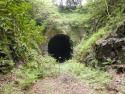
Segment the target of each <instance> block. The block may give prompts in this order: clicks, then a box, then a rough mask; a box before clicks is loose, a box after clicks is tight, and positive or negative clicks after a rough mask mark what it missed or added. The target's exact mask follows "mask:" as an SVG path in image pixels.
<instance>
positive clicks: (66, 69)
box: [0, 0, 125, 94]
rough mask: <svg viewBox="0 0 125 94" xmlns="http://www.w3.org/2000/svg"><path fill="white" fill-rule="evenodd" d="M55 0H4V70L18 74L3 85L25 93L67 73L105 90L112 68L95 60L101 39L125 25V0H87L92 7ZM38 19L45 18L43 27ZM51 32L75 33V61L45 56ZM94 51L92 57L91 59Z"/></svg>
mask: <svg viewBox="0 0 125 94" xmlns="http://www.w3.org/2000/svg"><path fill="white" fill-rule="evenodd" d="M52 1H54V0H46V1H45V0H1V1H0V74H4V75H7V73H8V74H9V73H12V74H14V75H15V76H14V79H13V80H12V81H10V82H9V83H7V84H6V83H5V84H4V85H3V87H2V91H3V92H4V93H5V94H21V93H22V92H23V90H28V89H29V88H30V87H31V86H32V85H33V84H35V82H36V81H37V80H38V79H44V78H46V77H48V78H49V77H50V78H52V77H57V76H59V75H61V74H65V73H69V74H72V75H73V76H74V77H76V78H78V79H80V80H82V81H83V82H86V83H87V84H89V86H92V87H93V88H95V87H98V88H99V89H100V88H106V86H107V85H109V82H110V81H111V80H112V78H111V75H109V73H108V71H106V70H105V71H104V70H102V69H103V68H102V67H100V66H98V65H101V63H102V62H99V61H98V60H97V59H96V58H95V56H94V55H95V52H94V47H95V45H96V42H97V41H98V40H100V39H102V40H103V39H105V38H107V37H108V36H110V34H112V33H114V32H116V31H117V30H118V28H119V27H120V26H121V25H123V24H124V22H125V20H124V19H125V8H124V6H125V3H124V2H125V0H116V1H114V0H94V1H93V0H87V3H86V5H84V6H82V5H79V4H77V3H76V5H74V6H73V7H72V6H71V5H72V4H71V3H73V4H75V3H74V2H75V1H74V0H72V1H73V2H70V4H69V3H67V6H62V5H55V4H54V3H53V2H52ZM68 1H70V0H68ZM80 4H81V3H80ZM62 7H63V8H62ZM36 19H40V20H41V22H40V23H41V25H37V21H36ZM48 32H50V33H48ZM51 33H52V34H53V35H54V34H58V33H63V34H67V35H69V36H70V37H71V39H72V41H73V50H74V53H73V57H72V59H71V60H68V61H65V62H64V63H63V64H59V62H57V61H56V60H55V59H54V58H52V57H51V56H49V55H48V54H42V53H44V52H42V51H41V46H42V45H44V44H45V45H47V43H46V42H48V41H49V39H50V38H51V37H52V36H53V35H51ZM43 49H44V48H43ZM46 53H47V52H46ZM88 54H89V55H92V57H91V56H90V57H91V59H92V60H91V61H89V62H87V58H86V57H87V56H88ZM86 62H87V64H88V63H89V64H90V66H86V65H87V64H86ZM84 63H85V64H84ZM108 63H110V62H108ZM89 64H88V65H89ZM100 69H101V70H100ZM0 93H1V92H0Z"/></svg>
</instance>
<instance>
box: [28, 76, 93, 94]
mask: <svg viewBox="0 0 125 94" xmlns="http://www.w3.org/2000/svg"><path fill="white" fill-rule="evenodd" d="M92 92H93V90H92V89H91V88H90V87H89V86H88V85H87V84H86V83H84V82H82V81H80V80H79V79H77V78H76V77H74V76H73V75H71V74H62V75H60V76H58V77H57V78H46V79H44V80H39V81H37V82H36V84H35V85H34V86H33V87H32V88H31V89H30V90H29V91H28V93H27V94H93V93H92Z"/></svg>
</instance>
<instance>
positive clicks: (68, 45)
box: [48, 34, 73, 63]
mask: <svg viewBox="0 0 125 94" xmlns="http://www.w3.org/2000/svg"><path fill="white" fill-rule="evenodd" d="M72 52H73V49H72V41H71V40H70V37H69V36H67V35H64V34H57V35H55V36H54V37H53V38H51V39H50V41H49V43H48V53H49V54H50V55H51V56H52V57H54V58H55V59H56V60H57V61H59V62H60V63H62V62H64V61H65V60H68V59H70V58H71V57H72Z"/></svg>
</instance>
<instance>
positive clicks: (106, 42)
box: [95, 23, 125, 63]
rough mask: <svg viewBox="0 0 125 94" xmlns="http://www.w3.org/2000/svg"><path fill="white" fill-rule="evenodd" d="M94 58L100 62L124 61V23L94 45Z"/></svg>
mask: <svg viewBox="0 0 125 94" xmlns="http://www.w3.org/2000/svg"><path fill="white" fill-rule="evenodd" d="M95 53H96V59H97V60H99V61H101V62H107V61H109V60H110V61H111V62H112V63H125V23H124V25H122V26H120V27H119V28H118V29H117V31H116V32H113V33H112V34H111V35H109V36H108V37H107V38H106V39H103V40H99V41H97V43H96V46H95Z"/></svg>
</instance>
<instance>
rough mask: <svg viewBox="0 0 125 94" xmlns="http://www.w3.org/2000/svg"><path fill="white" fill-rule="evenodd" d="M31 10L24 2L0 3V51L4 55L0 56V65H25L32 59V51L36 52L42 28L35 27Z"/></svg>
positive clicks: (11, 0) (8, 1) (13, 0)
mask: <svg viewBox="0 0 125 94" xmlns="http://www.w3.org/2000/svg"><path fill="white" fill-rule="evenodd" d="M31 10H32V6H31V4H30V3H29V2H27V1H25V0H1V1H0V14H1V15H0V51H1V53H4V54H5V57H2V56H1V55H0V61H1V62H0V65H2V66H3V65H5V64H6V63H7V64H9V65H14V64H15V63H19V62H20V61H21V62H23V63H26V62H28V61H29V60H31V59H32V55H31V54H30V53H31V52H32V49H36V50H37V51H38V45H39V44H41V43H42V41H43V36H42V31H43V27H42V26H36V22H35V21H34V20H33V18H32V15H31V14H30V13H31ZM1 53H0V54H1ZM11 62H15V63H13V64H12V63H11Z"/></svg>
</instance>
